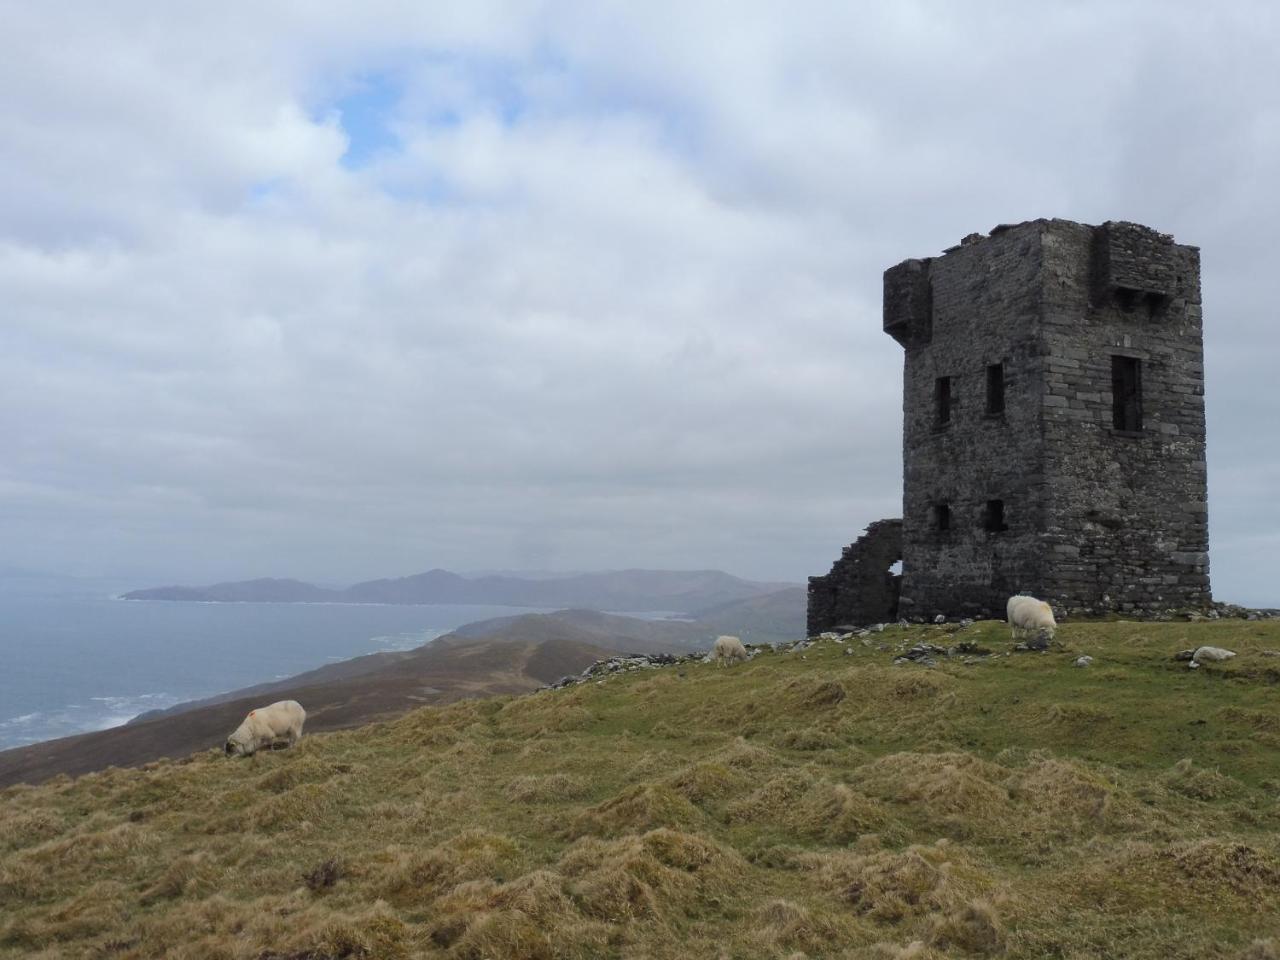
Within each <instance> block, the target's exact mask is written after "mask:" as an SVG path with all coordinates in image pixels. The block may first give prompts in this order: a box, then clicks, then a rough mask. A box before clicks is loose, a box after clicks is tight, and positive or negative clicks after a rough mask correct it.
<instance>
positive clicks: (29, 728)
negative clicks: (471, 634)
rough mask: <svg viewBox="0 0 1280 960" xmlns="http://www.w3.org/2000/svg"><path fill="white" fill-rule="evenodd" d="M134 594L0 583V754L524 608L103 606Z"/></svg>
mask: <svg viewBox="0 0 1280 960" xmlns="http://www.w3.org/2000/svg"><path fill="white" fill-rule="evenodd" d="M134 586H136V585H134V584H118V585H116V584H109V583H107V582H102V581H93V582H76V581H51V580H37V579H34V578H33V579H28V580H13V579H9V580H2V581H0V750H4V749H8V748H10V747H18V746H23V745H24V744H28V743H36V742H38V741H41V740H51V739H53V738H55V737H65V736H70V735H71V734H75V733H84V732H87V731H90V730H103V729H106V728H107V727H114V726H118V725H120V724H122V723H125V722H126V721H128V720H130V719H132V718H133V717H135V716H137V715H138V714H139V713H143V712H145V711H147V710H155V709H161V708H164V707H169V706H173V705H174V704H175V703H180V702H182V701H185V700H194V699H198V698H200V697H208V696H212V695H214V694H217V693H223V692H225V691H227V690H235V689H238V688H240V687H247V686H251V685H253V684H256V683H265V682H268V681H270V680H277V679H282V678H284V677H288V676H291V675H293V674H295V673H301V672H302V671H304V670H311V669H314V668H315V667H320V666H324V665H325V664H326V663H332V662H333V661H335V660H346V659H349V658H350V657H357V656H360V655H362V654H366V653H377V652H380V651H387V650H408V649H411V648H413V647H417V646H421V645H422V644H424V643H427V642H429V641H431V640H434V639H435V638H436V637H438V636H441V635H442V634H445V633H448V632H449V631H450V630H452V629H454V628H455V627H459V626H461V625H462V624H464V623H472V622H474V621H476V620H485V619H488V618H489V617H502V616H510V615H512V614H516V613H521V612H525V611H523V610H521V609H520V608H514V607H492V606H455V605H440V606H415V607H409V606H383V605H374V604H290V603H253V604H250V603H156V602H140V601H128V600H116V599H114V596H115V594H117V593H119V592H121V591H123V590H126V589H131V588H133V587H134Z"/></svg>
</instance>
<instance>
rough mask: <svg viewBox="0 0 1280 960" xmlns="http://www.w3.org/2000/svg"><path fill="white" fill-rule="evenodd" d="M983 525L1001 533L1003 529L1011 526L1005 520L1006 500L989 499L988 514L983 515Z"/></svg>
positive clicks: (991, 530) (993, 531)
mask: <svg viewBox="0 0 1280 960" xmlns="http://www.w3.org/2000/svg"><path fill="white" fill-rule="evenodd" d="M983 526H984V527H986V528H987V530H989V531H990V532H992V533H999V532H1000V531H1001V530H1008V529H1009V528H1008V527H1007V526H1006V525H1005V522H1004V501H1003V500H988V501H987V510H986V514H985V515H984V517H983Z"/></svg>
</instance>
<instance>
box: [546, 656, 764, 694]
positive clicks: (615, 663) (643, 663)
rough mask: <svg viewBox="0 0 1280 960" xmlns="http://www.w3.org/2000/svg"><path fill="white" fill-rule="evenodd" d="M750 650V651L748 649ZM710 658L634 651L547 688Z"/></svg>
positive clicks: (699, 661) (610, 659) (698, 661)
mask: <svg viewBox="0 0 1280 960" xmlns="http://www.w3.org/2000/svg"><path fill="white" fill-rule="evenodd" d="M748 652H750V651H748ZM707 659H708V655H707V654H706V653H686V654H684V655H677V654H672V653H633V654H629V655H627V656H620V657H610V658H609V659H608V660H597V661H596V662H595V663H593V664H591V666H589V667H587V669H585V670H583V671H582V673H580V674H577V675H576V676H573V675H571V676H567V677H561V678H560V679H559V680H557V681H556V682H555V683H552V684H548V686H547V688H546V689H551V690H559V689H561V688H562V687H572V686H576V685H577V684H579V683H589V682H590V681H592V680H602V679H604V678H605V677H610V676H613V675H614V674H615V673H631V672H632V671H635V670H656V669H658V668H659V667H673V666H675V665H676V664H680V663H702V662H703V661H705V660H707Z"/></svg>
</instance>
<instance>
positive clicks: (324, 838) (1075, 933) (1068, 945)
mask: <svg viewBox="0 0 1280 960" xmlns="http://www.w3.org/2000/svg"><path fill="white" fill-rule="evenodd" d="M1219 629H1221V630H1226V631H1227V632H1228V634H1229V636H1228V637H1227V639H1226V640H1225V641H1222V642H1219V643H1217V645H1226V646H1229V647H1231V648H1233V649H1238V650H1239V651H1240V656H1239V657H1237V660H1238V661H1241V663H1240V664H1236V662H1235V661H1232V664H1229V665H1227V666H1226V667H1225V668H1224V669H1222V670H1215V671H1214V672H1213V674H1212V676H1210V675H1201V674H1205V671H1187V670H1185V669H1182V670H1177V669H1176V668H1175V667H1173V666H1171V665H1170V661H1169V660H1168V656H1169V655H1171V653H1172V652H1173V651H1176V650H1178V649H1185V648H1187V647H1190V646H1193V645H1195V643H1196V641H1203V642H1210V641H1211V640H1217V639H1218V637H1217V636H1216V635H1215V634H1214V633H1213V632H1212V631H1210V630H1208V629H1207V628H1204V627H1203V626H1202V625H1197V624H1169V625H1141V626H1140V627H1139V626H1138V625H1132V626H1125V625H1114V626H1111V625H1083V626H1073V625H1064V626H1063V628H1062V630H1060V636H1063V637H1065V638H1066V639H1067V640H1068V641H1070V642H1071V643H1072V644H1073V645H1074V646H1076V647H1078V648H1079V649H1082V650H1087V651H1088V652H1090V653H1091V654H1092V655H1094V656H1095V657H1097V658H1099V663H1100V664H1102V663H1105V664H1106V666H1105V669H1098V670H1094V671H1083V670H1075V669H1073V668H1071V667H1070V665H1069V655H1067V654H1064V655H1062V662H1061V663H1056V664H1055V661H1054V659H1053V657H1054V656H1055V655H1044V656H1038V657H1026V658H1018V657H1010V658H992V659H991V660H990V661H986V662H982V663H977V664H974V665H963V664H960V663H946V662H943V663H940V664H939V666H938V667H937V668H934V669H929V668H924V667H920V666H917V665H906V666H892V665H891V664H890V660H891V658H892V656H893V653H894V651H895V650H897V649H900V648H901V647H902V646H903V645H906V644H910V643H913V642H915V640H916V639H920V638H923V639H928V638H930V637H932V636H933V634H932V633H931V632H930V631H929V630H928V629H925V628H921V629H920V630H917V631H914V632H913V631H908V630H899V629H898V628H890V629H889V630H886V631H885V633H884V634H883V635H882V637H883V642H884V643H885V645H886V646H887V647H888V649H887V650H885V651H879V650H876V649H874V648H862V647H861V646H859V647H857V648H856V649H855V655H852V656H846V655H845V654H844V652H843V648H841V647H839V645H835V644H825V645H824V644H819V645H816V646H814V647H812V648H810V649H809V650H808V651H806V652H805V654H804V659H801V658H800V657H799V656H795V655H785V654H774V655H771V656H768V657H761V658H757V659H756V660H754V661H752V662H750V663H748V664H743V665H740V666H739V667H737V668H735V669H734V670H716V669H715V668H714V667H713V666H706V667H703V666H700V665H694V666H691V667H687V668H685V670H686V676H685V677H683V678H680V679H679V681H678V682H677V681H676V680H675V679H672V678H669V677H667V676H664V675H659V674H646V675H635V676H629V677H619V678H615V679H614V680H611V681H610V682H609V683H607V684H605V685H603V686H596V685H594V684H589V685H586V686H584V687H580V688H576V689H573V690H568V691H563V692H558V693H542V694H538V695H536V696H531V697H520V698H500V699H497V700H494V701H489V702H483V703H482V702H475V703H459V704H455V705H452V706H448V707H443V708H428V709H424V710H420V711H417V712H415V713H413V714H409V715H407V716H405V717H403V718H401V719H399V720H396V721H394V722H391V723H384V724H376V725H374V726H371V727H369V728H366V729H362V730H358V731H348V732H343V733H339V734H333V735H326V736H316V737H308V738H307V739H306V740H304V741H303V742H302V744H300V745H299V746H298V747H297V748H296V749H293V750H289V751H279V752H276V753H272V754H264V755H262V756H259V757H257V758H254V759H253V760H245V761H239V762H238V761H229V760H227V759H225V758H223V757H221V756H218V755H216V754H215V753H208V754H200V755H196V756H195V757H193V758H190V759H189V760H185V761H184V762H171V763H170V762H164V763H157V764H154V765H151V766H150V768H149V769H146V770H109V771H104V772H103V773H101V774H95V775H91V776H87V777H84V778H81V779H80V780H78V781H75V782H72V781H69V780H67V779H65V778H64V779H61V780H58V781H55V782H53V783H50V784H47V785H45V786H42V787H39V788H22V787H19V788H11V789H7V790H3V791H0V957H22V958H24V960H25V958H30V957H35V958H45V960H53V958H59V960H61V958H64V957H93V958H100V960H144V958H155V957H165V958H176V960H212V958H218V960H284V958H289V960H303V958H305V960H337V958H378V957H388V958H393V960H394V958H419V957H422V958H434V957H440V958H484V957H493V958H498V957H502V958H513V960H543V958H546V960H551V958H573V960H576V958H582V960H587V958H591V960H595V958H603V960H623V958H626V960H639V958H648V960H685V958H702V957H707V958H716V960H755V958H771V960H791V958H799V957H801V956H803V957H805V958H808V960H817V958H834V960H855V958H864V957H882V958H907V960H936V958H943V957H954V958H960V957H968V958H973V957H980V956H1002V957H1010V958H1026V960H1030V958H1040V957H1045V956H1056V957H1061V958H1064V960H1083V958H1086V957H1096V956H1125V957H1131V958H1135V960H1156V958H1160V960H1165V958H1180V960H1181V958H1185V960H1192V958H1195V960H1200V958H1205V957H1207V958H1211V960H1268V958H1272V957H1276V955H1277V947H1276V937H1277V933H1278V931H1280V840H1277V837H1278V836H1280V810H1278V809H1277V802H1278V801H1280V773H1277V770H1276V766H1275V759H1274V757H1275V753H1274V750H1275V745H1276V744H1275V741H1276V739H1277V736H1278V733H1277V730H1276V727H1275V723H1274V722H1273V719H1272V718H1273V717H1274V709H1273V705H1272V703H1271V700H1270V698H1271V697H1272V696H1273V695H1274V689H1273V688H1271V687H1269V686H1267V685H1264V684H1260V681H1258V680H1256V679H1255V678H1257V677H1261V676H1263V675H1264V674H1263V673H1262V672H1260V671H1262V670H1263V668H1262V667H1260V666H1259V664H1258V663H1253V662H1251V658H1253V659H1258V658H1259V657H1260V656H1261V655H1260V654H1256V653H1255V652H1253V651H1255V650H1256V649H1257V648H1260V647H1263V646H1266V647H1280V626H1277V627H1274V628H1273V627H1271V626H1270V625H1249V626H1248V627H1240V628H1236V627H1231V628H1227V627H1220V628H1219ZM1268 629H1271V630H1273V633H1274V635H1272V636H1255V634H1254V631H1265V630H1268ZM1073 630H1074V631H1075V634H1074V636H1073V633H1072V631H1073ZM1232 630H1234V631H1235V632H1234V633H1232V632H1231V631H1232ZM983 631H988V627H986V626H983V627H980V628H975V630H974V631H973V632H974V633H979V634H982V632H983ZM998 631H999V628H998V626H996V625H992V626H991V628H990V629H989V632H992V633H996V632H998ZM1134 634H1137V635H1138V636H1137V637H1136V638H1135V637H1134ZM983 636H985V634H983ZM984 642H985V643H986V644H988V645H995V646H998V645H999V644H1000V643H1002V642H1004V643H1007V641H1004V640H1003V639H1002V638H1001V637H995V638H994V639H992V638H987V639H985V640H984Z"/></svg>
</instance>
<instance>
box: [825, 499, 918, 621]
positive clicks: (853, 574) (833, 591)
mask: <svg viewBox="0 0 1280 960" xmlns="http://www.w3.org/2000/svg"><path fill="white" fill-rule="evenodd" d="M901 559H902V521H901V520H877V521H876V522H875V523H873V524H871V525H870V526H869V527H867V530H866V533H864V534H863V535H862V536H861V537H859V538H858V539H857V540H856V541H855V542H853V543H851V544H849V546H847V547H845V548H844V550H843V551H842V553H841V556H840V559H839V560H837V561H836V562H835V563H834V564H832V565H831V572H830V573H828V574H827V575H826V576H824V577H810V578H809V611H808V635H809V636H811V637H812V636H816V635H817V634H819V633H822V632H823V631H824V630H830V629H832V628H833V627H839V626H845V625H863V624H871V623H886V622H889V621H893V620H896V619H898V588H899V577H898V576H896V575H895V574H893V573H891V572H890V569H889V568H890V567H892V566H893V564H894V563H896V562H897V561H898V560H901Z"/></svg>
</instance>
